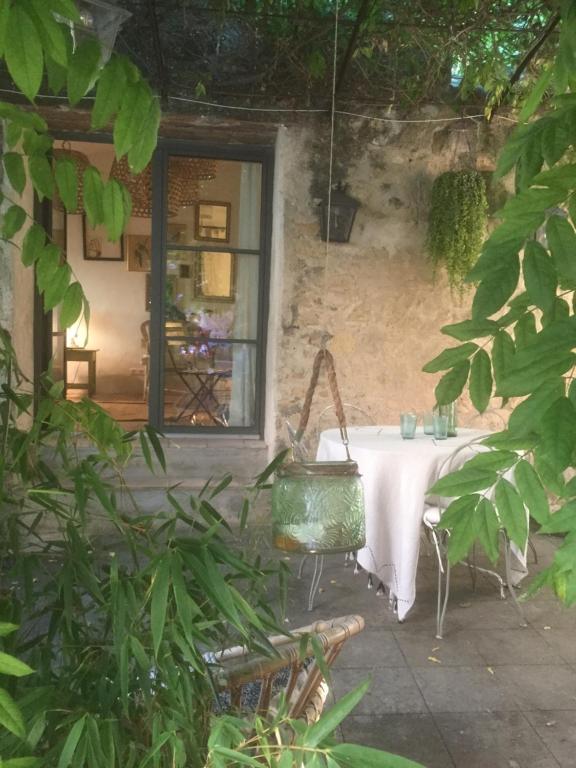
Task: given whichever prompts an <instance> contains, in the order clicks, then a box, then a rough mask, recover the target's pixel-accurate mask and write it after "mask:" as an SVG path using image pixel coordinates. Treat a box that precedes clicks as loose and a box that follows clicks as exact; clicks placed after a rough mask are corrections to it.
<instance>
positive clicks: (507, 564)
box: [502, 531, 528, 627]
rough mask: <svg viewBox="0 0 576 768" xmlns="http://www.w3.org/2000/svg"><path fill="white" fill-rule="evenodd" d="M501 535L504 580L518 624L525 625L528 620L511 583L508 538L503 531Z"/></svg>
mask: <svg viewBox="0 0 576 768" xmlns="http://www.w3.org/2000/svg"><path fill="white" fill-rule="evenodd" d="M502 536H503V537H504V567H505V569H506V581H507V582H508V592H509V593H510V597H511V598H512V602H513V604H514V608H516V611H517V612H518V615H519V616H520V626H522V627H527V626H528V622H527V621H526V617H525V616H524V611H523V610H522V606H521V605H520V602H519V601H518V598H517V597H516V592H515V591H514V584H513V583H512V563H511V554H512V553H511V551H510V539H509V538H508V536H507V535H506V532H505V531H502Z"/></svg>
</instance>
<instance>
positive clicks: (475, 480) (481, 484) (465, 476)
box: [428, 464, 498, 496]
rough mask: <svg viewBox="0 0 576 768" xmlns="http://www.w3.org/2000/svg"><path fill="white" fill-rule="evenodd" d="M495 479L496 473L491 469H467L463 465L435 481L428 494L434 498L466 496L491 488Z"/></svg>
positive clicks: (466, 466)
mask: <svg viewBox="0 0 576 768" xmlns="http://www.w3.org/2000/svg"><path fill="white" fill-rule="evenodd" d="M497 479H498V475H497V473H496V472H495V471H494V470H493V469H491V468H486V467H484V468H475V467H474V466H472V467H468V464H465V465H464V467H463V468H462V469H458V470H457V471H456V472H451V473H450V474H449V475H446V476H445V477H441V478H440V480H437V481H436V482H435V483H434V485H433V486H432V488H430V490H429V491H428V493H429V494H432V495H434V496H467V495H469V494H471V493H474V492H475V491H485V490H487V489H488V488H491V487H492V486H493V485H494V483H495V482H496V480H497Z"/></svg>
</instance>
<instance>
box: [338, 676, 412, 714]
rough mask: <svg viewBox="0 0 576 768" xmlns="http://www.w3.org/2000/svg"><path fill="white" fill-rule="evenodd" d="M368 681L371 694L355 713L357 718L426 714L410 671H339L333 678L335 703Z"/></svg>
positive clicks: (369, 693)
mask: <svg viewBox="0 0 576 768" xmlns="http://www.w3.org/2000/svg"><path fill="white" fill-rule="evenodd" d="M368 677H369V678H370V679H371V681H372V684H371V686H370V690H369V691H368V693H367V694H366V695H365V696H364V698H363V699H362V700H361V701H360V703H359V704H358V706H357V707H356V709H355V710H354V714H355V715H377V716H382V715H384V714H401V713H414V712H426V711H427V708H426V704H425V702H424V699H423V697H422V694H421V693H420V690H419V688H418V686H417V685H416V682H415V681H414V677H413V675H412V673H411V672H410V670H409V669H407V668H405V669H393V668H390V667H389V668H383V669H374V670H365V669H364V670H363V669H340V670H338V672H337V673H335V674H334V695H335V697H336V699H339V698H341V697H342V696H343V695H344V694H345V693H348V691H351V690H352V689H353V688H355V687H356V686H358V685H359V684H360V683H361V682H362V681H363V680H366V678H368Z"/></svg>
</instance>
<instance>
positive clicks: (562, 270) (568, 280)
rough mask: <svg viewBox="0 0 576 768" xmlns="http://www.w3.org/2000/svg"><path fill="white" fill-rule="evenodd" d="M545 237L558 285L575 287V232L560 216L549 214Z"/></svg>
mask: <svg viewBox="0 0 576 768" xmlns="http://www.w3.org/2000/svg"><path fill="white" fill-rule="evenodd" d="M546 237H547V239H548V245H549V247H550V250H551V252H552V258H553V260H554V264H555V266H556V270H557V272H558V277H559V282H560V285H562V286H563V287H567V288H574V287H576V259H575V258H574V253H576V233H575V232H574V229H573V227H572V225H571V224H570V223H569V222H568V221H567V220H566V219H564V218H562V217H561V216H550V218H549V219H548V223H547V225H546Z"/></svg>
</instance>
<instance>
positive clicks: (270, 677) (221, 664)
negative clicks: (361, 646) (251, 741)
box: [213, 615, 364, 724]
mask: <svg viewBox="0 0 576 768" xmlns="http://www.w3.org/2000/svg"><path fill="white" fill-rule="evenodd" d="M363 629H364V619H363V618H362V616H354V615H352V616H342V617H340V618H337V619H329V620H328V621H315V622H314V623H313V624H310V625H309V626H306V627H300V628H299V629H295V630H294V631H293V632H291V633H290V635H288V636H286V635H276V636H274V637H270V638H269V641H270V643H271V644H272V645H273V646H274V648H275V649H276V651H277V655H276V656H263V655H261V654H253V653H249V652H248V651H247V650H246V648H244V647H242V646H237V647H235V648H228V649H226V650H224V651H221V652H220V653H217V654H215V655H214V665H215V666H214V673H213V677H214V680H215V683H216V688H217V690H218V691H220V694H219V696H218V704H219V705H220V706H222V707H224V708H226V707H229V708H231V709H233V710H237V711H238V710H246V709H250V710H253V711H257V712H258V713H259V714H260V715H263V716H265V715H266V714H267V713H268V712H269V711H270V710H273V709H274V706H275V698H276V696H277V695H278V694H279V693H280V692H281V691H283V692H284V694H285V696H286V701H287V703H288V713H287V714H288V717H291V718H295V719H300V718H301V719H303V720H304V721H305V722H306V723H308V724H310V723H314V722H316V720H318V718H319V717H320V715H321V714H322V709H323V707H324V702H325V701H326V697H327V695H328V692H329V689H328V684H327V682H326V680H325V679H324V678H323V676H322V672H321V671H320V668H319V667H318V664H317V662H316V660H315V647H314V645H316V643H314V645H313V642H312V638H315V640H316V641H318V644H319V645H320V647H321V649H322V652H323V654H324V661H325V663H326V665H327V666H328V667H330V666H331V665H332V663H333V662H334V660H335V659H336V657H337V656H338V654H339V653H340V651H341V650H342V647H343V646H344V643H345V642H346V641H347V640H349V639H350V638H351V637H353V636H354V635H357V634H359V633H360V632H361V631H362V630H363ZM305 635H309V636H310V637H309V639H308V644H307V646H306V648H305V650H303V649H302V647H301V645H302V641H301V638H302V637H303V636H305Z"/></svg>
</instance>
